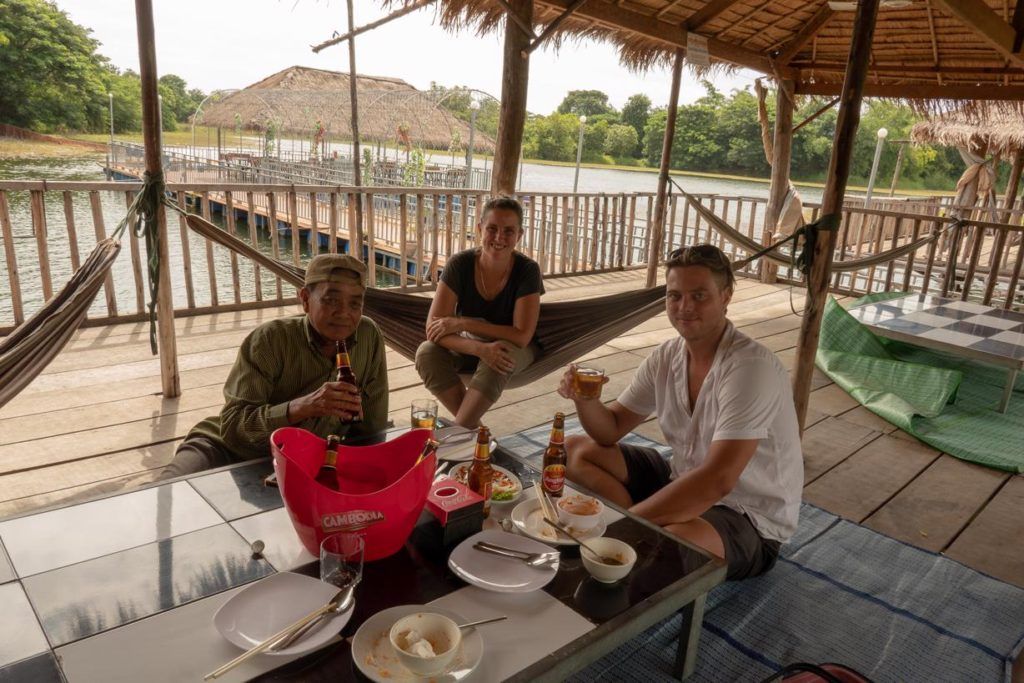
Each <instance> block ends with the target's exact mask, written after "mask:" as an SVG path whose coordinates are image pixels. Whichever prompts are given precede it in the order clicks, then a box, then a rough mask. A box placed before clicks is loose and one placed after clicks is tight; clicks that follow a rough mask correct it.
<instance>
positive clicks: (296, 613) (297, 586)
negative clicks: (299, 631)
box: [213, 572, 355, 655]
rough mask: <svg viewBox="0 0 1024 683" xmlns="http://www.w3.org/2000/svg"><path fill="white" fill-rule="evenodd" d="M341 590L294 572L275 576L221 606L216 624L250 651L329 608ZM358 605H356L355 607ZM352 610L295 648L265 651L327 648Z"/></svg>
mask: <svg viewBox="0 0 1024 683" xmlns="http://www.w3.org/2000/svg"><path fill="white" fill-rule="evenodd" d="M337 592H338V588H337V587H335V586H332V585H330V584H327V583H324V582H323V581H321V580H319V579H314V578H313V577H311V576H305V575H303V574H293V573H292V572H280V573H278V574H272V575H271V576H268V577H267V578H265V579H261V580H260V581H257V582H256V583H253V584H250V585H249V586H248V587H246V588H245V589H243V590H241V591H239V592H238V593H236V594H235V595H234V596H233V597H232V598H231V599H230V600H228V601H227V602H225V603H224V604H223V605H221V607H220V609H219V610H217V613H216V614H214V615H213V625H214V626H216V628H217V630H218V631H220V633H221V635H222V636H224V637H225V638H227V639H228V640H229V641H230V642H232V643H234V644H235V645H237V646H238V647H240V648H242V649H243V650H248V649H249V648H251V647H253V646H254V645H258V644H259V643H261V642H263V641H264V640H266V639H267V638H269V637H270V636H272V635H274V634H275V633H277V632H278V631H280V630H281V629H283V628H284V627H285V626H287V625H288V624H291V623H293V622H295V621H298V620H299V619H301V618H302V617H304V616H305V615H307V614H309V613H310V612H312V611H313V610H315V609H316V608H317V607H321V606H323V605H326V604H327V602H328V601H329V600H330V599H331V598H333V597H334V596H335V595H336V594H337ZM354 604H355V603H353V605H354ZM351 616H352V608H351V607H350V608H349V609H348V610H347V611H345V612H342V613H341V614H335V615H333V616H330V617H328V618H326V619H325V620H324V621H322V622H321V624H320V625H319V626H317V627H315V628H314V629H313V630H312V631H311V632H310V633H308V634H306V635H305V636H303V637H302V638H301V639H300V640H299V641H298V642H296V643H294V644H293V645H292V646H291V647H288V648H285V649H283V650H276V651H273V652H271V651H264V653H263V654H268V655H299V654H303V653H306V652H310V651H312V650H315V649H317V648H318V647H322V646H323V645H326V644H327V643H328V642H329V641H330V640H331V639H332V638H334V637H335V636H336V635H338V632H339V631H341V629H342V628H343V627H344V626H345V624H346V623H348V620H349V617H351Z"/></svg>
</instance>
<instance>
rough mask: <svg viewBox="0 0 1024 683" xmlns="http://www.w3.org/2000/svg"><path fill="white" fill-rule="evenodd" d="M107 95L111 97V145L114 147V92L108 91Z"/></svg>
mask: <svg viewBox="0 0 1024 683" xmlns="http://www.w3.org/2000/svg"><path fill="white" fill-rule="evenodd" d="M107 97H108V98H109V99H110V147H111V149H113V147H114V93H112V92H108V93H107Z"/></svg>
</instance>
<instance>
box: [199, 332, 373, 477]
mask: <svg viewBox="0 0 1024 683" xmlns="http://www.w3.org/2000/svg"><path fill="white" fill-rule="evenodd" d="M347 344H348V351H349V358H350V360H351V362H352V369H353V371H354V372H355V373H356V379H357V380H358V382H359V388H360V393H361V394H362V404H363V421H362V422H361V423H357V424H352V425H350V424H347V423H344V422H342V421H341V419H340V418H336V417H314V418H310V419H308V420H304V421H302V422H299V423H297V424H295V425H292V426H295V427H301V428H302V429H306V430H308V431H310V432H313V433H314V434H316V435H317V436H319V437H321V438H325V437H326V436H327V435H328V434H337V435H339V436H363V435H367V434H375V433H377V432H380V431H382V430H383V429H384V428H385V426H386V424H387V419H388V370H387V364H386V362H385V360H384V339H383V337H382V336H381V334H380V330H379V329H378V328H377V325H376V323H374V322H373V321H372V320H370V319H369V318H366V317H363V318H362V320H360V322H359V325H358V326H357V327H356V331H355V334H353V335H352V336H351V337H349V339H348V340H347ZM335 374H336V368H335V363H334V358H333V357H331V358H328V357H326V356H324V355H323V353H322V352H321V351H320V346H319V344H318V342H317V335H316V332H315V331H314V330H313V327H312V325H310V323H309V319H308V318H307V317H306V316H305V315H301V316H295V317H290V318H279V319H277V320H271V321H270V322H267V323H264V324H262V325H260V326H259V327H257V328H256V329H255V330H253V331H252V333H250V334H249V336H248V337H246V338H245V341H243V342H242V345H241V347H240V348H239V349H238V357H237V358H236V359H235V364H234V367H232V368H231V373H230V374H229V375H228V379H227V382H225V384H224V408H223V409H222V410H221V411H220V415H218V416H215V417H210V418H207V419H205V420H203V421H202V422H200V423H199V424H197V425H196V426H195V427H193V428H192V431H191V432H189V436H190V437H191V436H205V437H207V438H208V439H210V440H212V441H214V442H215V443H217V444H218V445H221V446H223V447H224V448H225V449H226V450H227V451H230V452H231V453H232V455H233V456H234V457H235V458H237V459H238V460H249V459H253V458H262V457H267V456H269V455H270V435H271V434H272V433H273V432H274V430H275V429H278V428H280V427H287V426H288V402H289V401H291V400H292V399H296V398H299V397H300V396H305V395H306V394H310V393H312V392H314V391H316V390H317V389H319V388H320V387H321V386H322V385H323V384H324V383H325V382H333V381H334V379H335Z"/></svg>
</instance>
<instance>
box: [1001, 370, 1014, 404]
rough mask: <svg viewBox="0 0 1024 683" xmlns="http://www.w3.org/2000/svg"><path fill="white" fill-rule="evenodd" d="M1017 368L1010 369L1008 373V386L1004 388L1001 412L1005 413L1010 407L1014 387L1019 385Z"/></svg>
mask: <svg viewBox="0 0 1024 683" xmlns="http://www.w3.org/2000/svg"><path fill="white" fill-rule="evenodd" d="M1017 372H1018V370H1017V368H1010V371H1009V372H1007V373H1006V386H1005V387H1004V388H1003V398H1002V400H1000V401H999V412H1000V413H1005V412H1006V409H1007V408H1009V407H1010V398H1011V397H1012V396H1013V386H1014V385H1015V384H1016V383H1017Z"/></svg>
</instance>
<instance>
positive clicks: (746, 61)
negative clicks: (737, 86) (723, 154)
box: [385, 0, 1024, 108]
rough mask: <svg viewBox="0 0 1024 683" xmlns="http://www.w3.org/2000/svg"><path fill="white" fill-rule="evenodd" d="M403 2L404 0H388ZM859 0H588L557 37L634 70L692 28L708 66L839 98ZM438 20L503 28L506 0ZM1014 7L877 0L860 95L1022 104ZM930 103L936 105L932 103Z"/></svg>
mask: <svg viewBox="0 0 1024 683" xmlns="http://www.w3.org/2000/svg"><path fill="white" fill-rule="evenodd" d="M385 4H387V5H391V6H401V5H404V4H406V3H404V2H402V1H401V0H385ZM577 4H579V3H573V2H570V0H535V2H534V5H533V24H534V25H535V26H545V25H550V24H551V23H552V22H553V21H554V20H555V19H556V17H558V16H559V15H561V14H562V13H563V12H564V11H565V10H566V8H568V7H569V6H570V5H577ZM856 4H857V3H856V2H854V1H848V2H846V1H835V0H833V1H831V2H826V0H811V1H809V2H808V1H805V0H769V1H767V2H766V1H765V0H628V1H625V2H624V1H623V0H589V1H588V2H585V3H583V4H582V5H581V6H579V7H577V8H576V9H574V11H573V12H572V14H571V15H569V16H568V17H567V18H566V19H564V20H563V21H562V22H561V23H560V24H559V25H558V29H557V31H556V32H555V33H554V38H555V39H556V40H558V39H561V40H564V39H566V38H570V39H571V38H578V37H593V38H601V39H604V40H607V41H609V42H611V43H613V44H615V45H618V46H619V48H620V52H621V56H622V60H623V62H624V63H625V64H627V65H629V66H634V67H647V66H650V65H652V64H654V63H657V62H663V63H667V62H668V61H669V60H671V58H672V55H673V53H674V52H675V50H676V48H683V49H686V47H687V35H688V33H690V32H692V33H694V34H697V35H699V36H701V37H704V38H707V40H708V43H707V48H708V53H709V55H710V57H711V62H712V64H720V65H723V66H725V67H726V68H729V67H738V66H744V67H749V68H752V69H754V70H756V71H759V72H761V73H764V74H767V75H769V76H775V77H779V78H783V79H787V80H792V81H794V83H795V90H796V93H797V94H816V95H824V96H836V95H838V94H839V91H840V88H841V87H842V83H843V77H844V70H845V68H846V62H847V56H848V53H849V49H850V43H851V36H852V31H853V23H854V12H853V9H854V8H855V7H856ZM438 12H439V14H440V20H441V22H442V24H444V25H445V26H448V27H451V28H463V27H470V28H476V29H477V30H482V31H489V30H492V29H498V28H500V27H502V26H504V17H505V10H504V8H503V0H443V2H441V3H440V5H439V6H438ZM1012 14H1013V6H1012V3H1011V4H1010V5H1007V4H1006V3H1005V2H1002V1H1001V0H882V4H881V9H880V11H879V12H878V18H877V21H876V25H875V31H874V39H873V41H872V44H871V63H870V66H869V70H868V78H867V82H866V85H865V90H864V95H865V96H867V97H872V96H874V97H891V98H900V99H906V100H908V101H912V102H914V103H916V104H918V105H922V106H925V105H924V102H925V100H928V99H934V98H944V99H947V100H963V101H971V100H977V99H1004V100H1024V54H1022V53H1021V51H1020V48H1017V49H1016V50H1015V49H1014V45H1013V43H1014V38H1015V31H1014V30H1013V28H1012V26H1011V25H1010V18H1011V16H1010V15H1012ZM933 108H936V107H935V106H934V105H933Z"/></svg>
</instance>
